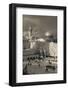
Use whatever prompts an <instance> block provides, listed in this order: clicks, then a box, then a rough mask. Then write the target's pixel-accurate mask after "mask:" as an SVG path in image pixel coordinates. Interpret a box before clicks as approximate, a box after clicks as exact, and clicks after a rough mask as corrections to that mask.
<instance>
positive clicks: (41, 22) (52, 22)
mask: <svg viewBox="0 0 68 90" xmlns="http://www.w3.org/2000/svg"><path fill="white" fill-rule="evenodd" d="M29 26H31V27H32V33H33V35H35V36H38V37H41V38H45V33H46V32H49V33H50V34H52V35H53V36H54V37H55V38H57V16H36V15H23V32H27V31H28V30H29Z"/></svg>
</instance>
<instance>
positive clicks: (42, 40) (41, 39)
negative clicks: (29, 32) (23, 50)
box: [37, 38, 45, 42]
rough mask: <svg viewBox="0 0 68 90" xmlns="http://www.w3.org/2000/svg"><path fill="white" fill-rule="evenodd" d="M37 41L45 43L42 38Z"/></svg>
mask: <svg viewBox="0 0 68 90" xmlns="http://www.w3.org/2000/svg"><path fill="white" fill-rule="evenodd" d="M37 41H40V42H45V40H44V39H43V38H40V39H37Z"/></svg>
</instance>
